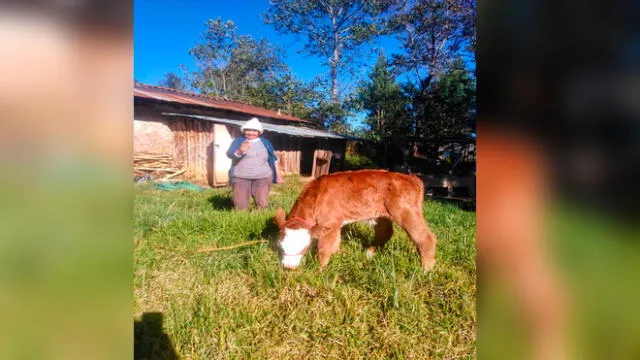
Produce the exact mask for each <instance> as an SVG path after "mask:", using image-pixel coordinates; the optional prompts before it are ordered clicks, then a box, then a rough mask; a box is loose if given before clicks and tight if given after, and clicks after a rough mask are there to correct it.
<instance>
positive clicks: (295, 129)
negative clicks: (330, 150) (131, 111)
mask: <svg viewBox="0 0 640 360" xmlns="http://www.w3.org/2000/svg"><path fill="white" fill-rule="evenodd" d="M162 115H167V116H183V117H190V118H195V119H201V120H207V121H213V122H218V123H223V124H229V125H236V126H242V125H243V124H244V123H245V122H246V121H242V120H231V119H223V118H217V117H211V116H202V115H189V114H178V113H162ZM262 127H263V128H264V129H265V131H273V132H277V133H280V134H287V135H293V136H300V137H308V138H326V139H341V140H359V139H358V138H355V137H351V136H347V135H340V134H334V133H331V132H328V131H322V130H316V129H311V128H307V127H302V126H292V125H276V124H269V123H265V122H263V123H262Z"/></svg>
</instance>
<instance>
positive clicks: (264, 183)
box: [233, 177, 271, 210]
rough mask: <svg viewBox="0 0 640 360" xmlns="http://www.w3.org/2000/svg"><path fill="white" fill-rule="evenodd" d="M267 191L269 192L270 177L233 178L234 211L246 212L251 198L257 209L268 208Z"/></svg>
mask: <svg viewBox="0 0 640 360" xmlns="http://www.w3.org/2000/svg"><path fill="white" fill-rule="evenodd" d="M269 190H271V177H268V178H264V179H254V180H251V179H241V178H236V177H234V178H233V206H234V207H235V208H236V210H247V209H248V208H249V202H250V201H251V198H250V197H251V196H253V199H254V200H255V202H256V207H257V208H258V209H265V208H266V207H267V206H269Z"/></svg>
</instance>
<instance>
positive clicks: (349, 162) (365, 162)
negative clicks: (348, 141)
mask: <svg viewBox="0 0 640 360" xmlns="http://www.w3.org/2000/svg"><path fill="white" fill-rule="evenodd" d="M376 168H378V165H377V164H376V163H375V162H374V161H373V160H371V159H369V158H368V157H366V156H363V155H359V154H353V155H349V154H347V156H346V157H345V162H344V169H345V170H360V169H376Z"/></svg>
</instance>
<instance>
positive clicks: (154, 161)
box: [133, 153, 187, 180]
mask: <svg viewBox="0 0 640 360" xmlns="http://www.w3.org/2000/svg"><path fill="white" fill-rule="evenodd" d="M185 171H187V170H186V169H183V168H182V163H181V162H178V161H175V159H174V158H173V156H172V155H169V154H150V153H136V154H133V172H134V176H145V175H151V176H152V177H153V178H161V180H166V179H170V178H172V177H175V176H178V175H180V174H183V173H184V172H185Z"/></svg>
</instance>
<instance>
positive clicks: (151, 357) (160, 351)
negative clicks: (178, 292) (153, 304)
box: [133, 312, 180, 360]
mask: <svg viewBox="0 0 640 360" xmlns="http://www.w3.org/2000/svg"><path fill="white" fill-rule="evenodd" d="M163 317H164V316H163V314H162V313H160V312H150V313H144V314H142V316H141V317H140V320H135V321H134V322H133V358H134V359H135V360H142V359H147V360H178V359H180V357H179V356H178V353H176V350H175V349H174V348H173V344H172V343H171V339H170V338H169V335H167V333H165V332H164V331H163V328H162V322H163Z"/></svg>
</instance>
